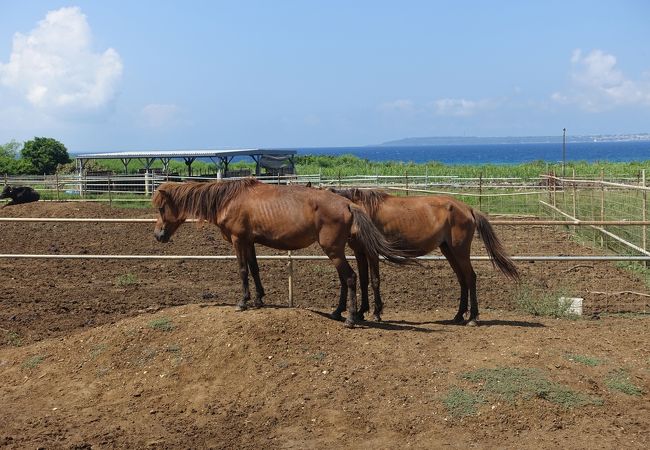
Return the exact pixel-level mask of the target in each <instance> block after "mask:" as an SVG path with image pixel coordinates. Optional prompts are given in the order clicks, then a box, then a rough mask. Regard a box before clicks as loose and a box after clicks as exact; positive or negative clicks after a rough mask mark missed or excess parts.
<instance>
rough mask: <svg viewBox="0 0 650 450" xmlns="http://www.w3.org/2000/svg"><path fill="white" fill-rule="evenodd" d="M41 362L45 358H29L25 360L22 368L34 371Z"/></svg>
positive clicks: (39, 356)
mask: <svg viewBox="0 0 650 450" xmlns="http://www.w3.org/2000/svg"><path fill="white" fill-rule="evenodd" d="M43 361H45V356H42V355H36V356H32V357H31V358H28V359H26V360H25V362H23V367H24V368H25V369H35V368H36V367H38V366H39V365H40V364H41V363H42V362H43Z"/></svg>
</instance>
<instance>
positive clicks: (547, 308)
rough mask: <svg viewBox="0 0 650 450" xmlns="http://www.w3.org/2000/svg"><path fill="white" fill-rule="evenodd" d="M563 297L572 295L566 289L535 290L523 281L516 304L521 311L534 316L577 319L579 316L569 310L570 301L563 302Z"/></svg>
mask: <svg viewBox="0 0 650 450" xmlns="http://www.w3.org/2000/svg"><path fill="white" fill-rule="evenodd" d="M561 297H570V295H567V294H566V290H565V289H558V290H548V289H539V290H535V289H533V287H532V286H531V285H529V284H526V283H521V284H520V285H519V286H518V287H517V290H516V292H515V305H516V307H517V308H518V309H520V310H521V311H524V312H527V313H529V314H532V315H533V316H546V317H556V318H560V317H562V318H569V319H575V318H577V316H576V315H575V314H572V313H570V312H569V309H570V308H571V303H570V302H561V301H560V300H559V299H560V298H561Z"/></svg>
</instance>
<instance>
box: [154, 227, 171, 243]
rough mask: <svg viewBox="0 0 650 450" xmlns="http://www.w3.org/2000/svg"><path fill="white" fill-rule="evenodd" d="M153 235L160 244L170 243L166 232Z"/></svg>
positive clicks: (162, 231)
mask: <svg viewBox="0 0 650 450" xmlns="http://www.w3.org/2000/svg"><path fill="white" fill-rule="evenodd" d="M153 234H154V236H155V237H156V240H157V241H158V242H162V243H163V244H164V243H166V242H169V236H168V235H167V233H165V230H160V231H154V233H153Z"/></svg>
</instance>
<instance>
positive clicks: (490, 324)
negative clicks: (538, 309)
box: [433, 319, 546, 328]
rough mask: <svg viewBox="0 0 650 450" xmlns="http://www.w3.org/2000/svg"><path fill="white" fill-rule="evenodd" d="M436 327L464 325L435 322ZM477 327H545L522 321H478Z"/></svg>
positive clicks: (541, 324)
mask: <svg viewBox="0 0 650 450" xmlns="http://www.w3.org/2000/svg"><path fill="white" fill-rule="evenodd" d="M433 323H435V324H438V325H454V326H465V324H464V323H457V322H454V321H453V320H437V321H435V322H433ZM478 326H479V327H498V326H502V327H524V328H545V327H546V325H544V324H543V323H539V322H526V321H523V320H500V319H495V320H479V321H478Z"/></svg>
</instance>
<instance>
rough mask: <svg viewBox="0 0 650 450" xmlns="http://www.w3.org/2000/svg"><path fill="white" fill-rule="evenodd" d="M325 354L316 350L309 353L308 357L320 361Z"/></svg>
mask: <svg viewBox="0 0 650 450" xmlns="http://www.w3.org/2000/svg"><path fill="white" fill-rule="evenodd" d="M326 356H327V353H325V352H316V353H314V354H313V355H310V356H309V357H310V358H311V359H313V360H315V361H322V360H324V359H325V357H326Z"/></svg>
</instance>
